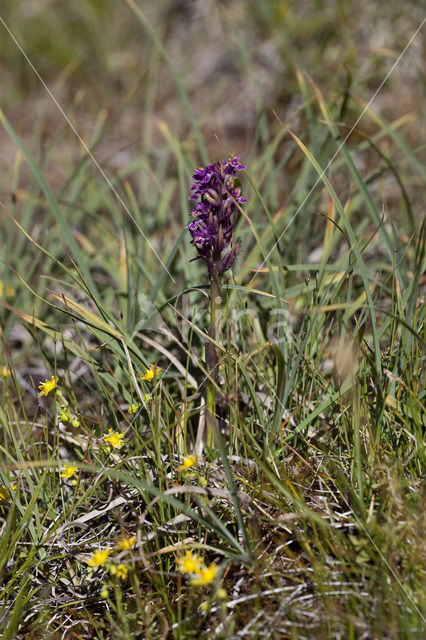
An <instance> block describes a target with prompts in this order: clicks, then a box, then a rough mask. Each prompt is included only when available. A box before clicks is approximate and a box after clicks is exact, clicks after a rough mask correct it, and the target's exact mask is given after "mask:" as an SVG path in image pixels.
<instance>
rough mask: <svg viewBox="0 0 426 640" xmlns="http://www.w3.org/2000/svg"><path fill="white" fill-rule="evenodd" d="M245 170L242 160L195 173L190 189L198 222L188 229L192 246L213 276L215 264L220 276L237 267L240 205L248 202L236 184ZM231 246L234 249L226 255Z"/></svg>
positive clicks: (237, 157) (216, 163) (236, 159)
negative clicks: (237, 234)
mask: <svg viewBox="0 0 426 640" xmlns="http://www.w3.org/2000/svg"><path fill="white" fill-rule="evenodd" d="M243 169H245V165H243V164H241V163H240V156H233V157H232V158H230V159H229V160H227V161H225V162H222V164H221V163H219V162H215V163H214V164H208V165H206V167H204V168H203V167H200V168H197V169H195V173H194V175H193V176H192V178H193V180H194V183H193V184H192V186H191V187H190V195H189V199H190V200H197V204H196V207H195V209H193V211H192V216H193V218H194V220H193V222H190V223H189V224H188V226H187V227H186V228H187V229H188V230H189V232H190V234H191V238H192V244H193V245H194V247H195V248H196V250H197V252H198V258H201V259H202V260H204V261H205V262H206V263H207V265H208V270H209V275H211V270H212V267H213V265H214V264H216V265H218V266H217V270H218V273H219V275H221V274H223V273H224V272H225V271H227V270H228V269H229V268H230V267H231V265H232V264H233V262H234V260H235V258H236V255H237V252H238V248H239V243H235V241H234V239H233V230H234V227H235V225H236V223H237V218H238V205H239V204H242V203H244V202H247V200H246V198H244V197H243V196H242V195H241V187H237V186H235V184H234V176H235V175H236V173H237V171H242V170H243ZM229 245H231V249H230V250H229V251H228V252H227V253H225V255H223V252H224V251H225V250H226V249H227V247H229Z"/></svg>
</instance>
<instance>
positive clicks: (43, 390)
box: [38, 376, 59, 396]
mask: <svg viewBox="0 0 426 640" xmlns="http://www.w3.org/2000/svg"><path fill="white" fill-rule="evenodd" d="M58 380H59V378H55V376H52V377H51V378H50V380H45V381H44V382H40V384H39V385H38V388H39V389H40V392H39V395H40V396H47V394H48V393H50V392H51V391H53V389H54V388H55V387H56V385H57V384H58Z"/></svg>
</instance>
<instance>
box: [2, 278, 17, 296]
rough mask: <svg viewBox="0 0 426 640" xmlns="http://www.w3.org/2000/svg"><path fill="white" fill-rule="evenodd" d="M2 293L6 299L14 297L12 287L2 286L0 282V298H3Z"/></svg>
mask: <svg viewBox="0 0 426 640" xmlns="http://www.w3.org/2000/svg"><path fill="white" fill-rule="evenodd" d="M3 293H4V294H5V295H6V298H11V297H12V296H13V295H15V289H14V288H13V287H9V286H6V287H5V286H4V284H3V280H0V298H2V297H3Z"/></svg>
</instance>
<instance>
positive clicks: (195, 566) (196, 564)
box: [177, 551, 202, 573]
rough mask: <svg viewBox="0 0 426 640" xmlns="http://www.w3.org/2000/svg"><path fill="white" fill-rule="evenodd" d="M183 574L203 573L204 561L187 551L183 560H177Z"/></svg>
mask: <svg viewBox="0 0 426 640" xmlns="http://www.w3.org/2000/svg"><path fill="white" fill-rule="evenodd" d="M177 565H178V567H179V571H180V572H181V573H201V565H202V560H200V558H199V557H198V556H197V555H194V554H193V553H192V551H187V552H186V554H185V556H184V557H183V558H179V559H178V560H177Z"/></svg>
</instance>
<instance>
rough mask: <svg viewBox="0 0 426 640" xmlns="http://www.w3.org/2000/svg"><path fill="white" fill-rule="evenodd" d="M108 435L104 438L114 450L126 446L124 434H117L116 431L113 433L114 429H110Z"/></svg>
mask: <svg viewBox="0 0 426 640" xmlns="http://www.w3.org/2000/svg"><path fill="white" fill-rule="evenodd" d="M108 434H109V435H107V436H104V438H103V439H104V440H105V442H108V444H110V445H111V447H112V448H113V449H121V447H122V446H123V444H124V442H123V438H124V433H117V432H116V431H114V432H113V430H112V429H108Z"/></svg>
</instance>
